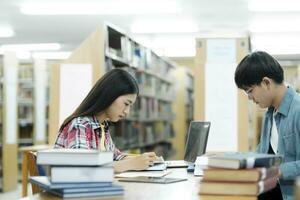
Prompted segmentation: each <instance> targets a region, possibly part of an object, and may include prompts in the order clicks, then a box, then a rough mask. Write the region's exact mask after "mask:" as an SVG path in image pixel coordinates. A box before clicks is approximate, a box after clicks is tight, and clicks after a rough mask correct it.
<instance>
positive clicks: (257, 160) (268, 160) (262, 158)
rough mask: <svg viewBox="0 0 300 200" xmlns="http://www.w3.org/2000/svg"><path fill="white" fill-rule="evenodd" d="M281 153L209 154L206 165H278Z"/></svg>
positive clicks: (223, 166)
mask: <svg viewBox="0 0 300 200" xmlns="http://www.w3.org/2000/svg"><path fill="white" fill-rule="evenodd" d="M282 158H283V157H282V156H281V155H273V154H260V153H252V152H250V153H238V152H235V153H224V154H217V155H214V156H209V157H208V160H207V165H208V166H209V167H218V168H228V169H243V168H255V167H272V166H279V165H280V164H281V162H282Z"/></svg>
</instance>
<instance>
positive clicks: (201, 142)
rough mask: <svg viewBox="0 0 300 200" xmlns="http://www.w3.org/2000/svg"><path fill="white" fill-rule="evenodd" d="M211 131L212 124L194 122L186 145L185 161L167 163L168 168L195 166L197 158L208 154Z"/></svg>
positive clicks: (191, 124)
mask: <svg viewBox="0 0 300 200" xmlns="http://www.w3.org/2000/svg"><path fill="white" fill-rule="evenodd" d="M209 129H210V122H203V121H192V122H191V123H190V127H189V131H188V135H187V141H186V144H185V154H184V160H170V161H165V164H166V165H167V168H178V167H189V165H193V166H194V162H195V161H196V158H197V156H201V155H203V154H205V152H206V146H207V139H208V133H209Z"/></svg>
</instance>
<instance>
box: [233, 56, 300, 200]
mask: <svg viewBox="0 0 300 200" xmlns="http://www.w3.org/2000/svg"><path fill="white" fill-rule="evenodd" d="M235 83H236V85H237V86H238V88H240V89H243V90H244V91H245V92H246V94H247V95H248V98H249V100H252V101H253V102H254V103H256V104H257V105H259V106H260V107H261V108H268V111H267V112H266V113H265V117H264V122H263V128H262V132H261V137H260V144H259V145H258V147H257V152H259V153H269V154H281V155H283V156H284V159H283V163H282V164H281V165H280V168H279V169H280V175H279V185H280V187H279V185H278V187H276V188H275V189H273V190H271V191H270V192H267V193H265V194H262V195H260V196H259V199H280V197H281V196H282V198H283V199H284V200H290V199H293V182H294V179H295V178H296V177H297V176H299V175H300V95H299V94H298V93H296V92H295V90H294V89H293V88H292V87H290V86H286V85H285V84H284V82H283V69H282V67H281V66H280V64H279V63H278V62H277V61H276V60H275V59H274V58H273V57H272V56H270V55H269V54H267V53H266V52H262V51H258V52H254V53H251V54H249V55H247V56H246V57H245V58H244V59H243V60H242V61H241V62H240V63H239V65H238V66H237V69H236V71H235ZM280 194H282V195H280Z"/></svg>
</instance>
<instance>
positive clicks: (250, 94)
mask: <svg viewBox="0 0 300 200" xmlns="http://www.w3.org/2000/svg"><path fill="white" fill-rule="evenodd" d="M253 89H254V88H253V87H251V88H249V89H247V90H244V92H245V93H246V95H247V96H248V97H249V98H252V97H253V96H252V92H253Z"/></svg>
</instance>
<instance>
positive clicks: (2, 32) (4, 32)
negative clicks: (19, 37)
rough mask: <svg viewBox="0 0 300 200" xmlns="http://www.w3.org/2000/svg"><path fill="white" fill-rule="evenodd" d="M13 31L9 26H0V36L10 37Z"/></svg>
mask: <svg viewBox="0 0 300 200" xmlns="http://www.w3.org/2000/svg"><path fill="white" fill-rule="evenodd" d="M14 35H15V33H14V31H13V30H12V29H11V28H8V27H0V38H6V37H12V36H14Z"/></svg>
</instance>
